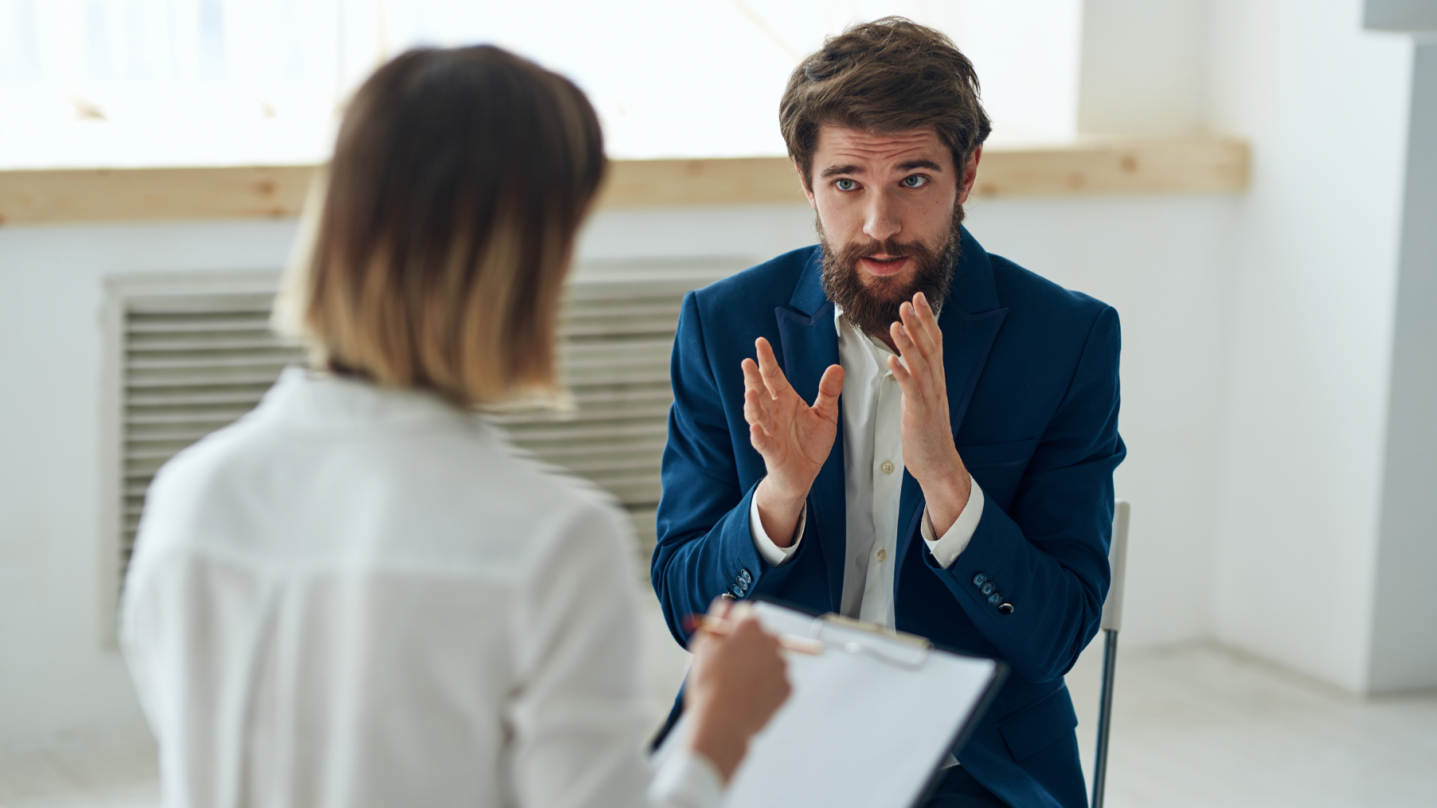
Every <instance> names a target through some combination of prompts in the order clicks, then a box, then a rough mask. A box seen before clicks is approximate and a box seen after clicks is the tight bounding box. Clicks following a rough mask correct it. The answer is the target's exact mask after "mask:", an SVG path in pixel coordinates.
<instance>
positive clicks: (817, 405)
mask: <svg viewBox="0 0 1437 808" xmlns="http://www.w3.org/2000/svg"><path fill="white" fill-rule="evenodd" d="M842 393H843V368H842V367H840V366H839V365H829V366H828V369H827V370H825V371H823V378H821V379H819V380H818V397H817V398H815V399H814V401H813V411H814V412H816V413H818V415H819V417H821V418H824V419H836V418H837V416H838V397H839V396H840V395H842Z"/></svg>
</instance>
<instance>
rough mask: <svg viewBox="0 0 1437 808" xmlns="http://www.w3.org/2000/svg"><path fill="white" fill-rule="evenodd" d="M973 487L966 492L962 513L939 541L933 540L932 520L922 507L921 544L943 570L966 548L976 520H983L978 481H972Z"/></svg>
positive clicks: (925, 506) (925, 508) (981, 495)
mask: <svg viewBox="0 0 1437 808" xmlns="http://www.w3.org/2000/svg"><path fill="white" fill-rule="evenodd" d="M972 482H973V487H972V488H971V489H970V490H969V491H968V502H967V503H965V504H964V505H963V511H962V512H961V513H959V514H958V518H957V519H955V520H954V521H953V527H950V528H948V532H947V533H944V534H943V537H942V538H940V539H935V538H933V533H934V531H933V520H932V519H930V518H929V517H928V506H927V505H924V506H923V527H922V531H923V543H924V544H927V545H928V552H930V553H932V554H933V560H935V561H937V562H938V565H939V566H940V567H942V568H943V569H948V567H950V566H952V564H953V562H954V561H957V560H958V556H959V555H960V554H962V552H963V551H964V550H966V549H967V548H968V542H969V541H971V540H972V539H973V532H974V531H976V530H977V529H978V520H979V519H982V518H983V489H982V488H980V487H979V486H978V481H977V480H973V481H972Z"/></svg>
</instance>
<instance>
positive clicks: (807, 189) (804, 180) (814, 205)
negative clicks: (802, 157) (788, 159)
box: [793, 160, 818, 210]
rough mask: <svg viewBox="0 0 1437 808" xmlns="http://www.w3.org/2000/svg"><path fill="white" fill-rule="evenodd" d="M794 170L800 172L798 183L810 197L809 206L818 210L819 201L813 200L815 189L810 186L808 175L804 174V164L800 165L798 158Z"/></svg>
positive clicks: (794, 162) (805, 194)
mask: <svg viewBox="0 0 1437 808" xmlns="http://www.w3.org/2000/svg"><path fill="white" fill-rule="evenodd" d="M793 171H794V173H796V174H798V185H799V187H800V188H802V189H803V195H804V196H806V197H808V206H809V207H810V208H813V209H814V210H818V203H817V202H815V201H814V200H813V189H812V188H810V187H808V177H805V176H804V175H803V166H800V165H799V164H798V161H797V160H794V161H793Z"/></svg>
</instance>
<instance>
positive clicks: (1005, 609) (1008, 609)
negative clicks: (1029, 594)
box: [998, 603, 1013, 614]
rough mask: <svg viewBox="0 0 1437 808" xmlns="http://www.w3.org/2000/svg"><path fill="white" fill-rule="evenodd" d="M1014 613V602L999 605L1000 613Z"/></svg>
mask: <svg viewBox="0 0 1437 808" xmlns="http://www.w3.org/2000/svg"><path fill="white" fill-rule="evenodd" d="M1012 613H1013V604H1011V603H1004V604H1003V605H1002V606H999V607H998V614H1012Z"/></svg>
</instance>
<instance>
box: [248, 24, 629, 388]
mask: <svg viewBox="0 0 1437 808" xmlns="http://www.w3.org/2000/svg"><path fill="white" fill-rule="evenodd" d="M604 170H605V159H604V148H603V138H602V135H601V133H600V130H599V121H598V118H597V116H596V115H595V114H594V109H593V107H592V106H590V104H589V102H588V100H587V99H586V98H585V97H584V94H583V93H582V92H580V91H579V89H578V88H577V87H575V86H574V85H573V84H572V83H570V82H569V81H568V80H567V79H564V78H563V77H561V76H559V75H557V74H554V73H551V72H549V71H547V70H544V69H542V68H540V67H539V66H538V65H535V64H534V63H532V62H529V61H527V60H525V59H521V58H519V57H518V56H515V55H513V54H511V53H508V52H507V51H504V50H501V49H499V48H495V47H489V46H482V47H467V48H457V49H444V50H441V49H417V50H411V51H408V52H406V53H404V54H401V55H400V56H398V57H396V58H395V59H393V60H392V61H390V62H389V63H388V64H386V65H384V66H383V67H381V68H379V70H377V71H376V72H375V73H374V75H373V76H371V77H370V78H369V80H368V81H366V82H365V83H364V85H363V86H362V87H360V88H359V90H358V92H357V93H356V94H355V96H354V99H353V100H352V101H351V103H350V106H349V109H348V111H347V112H346V113H345V116H344V121H343V124H342V125H341V127H340V131H339V138H338V141H337V143H336V145H335V150H334V158H333V160H332V162H331V164H330V167H329V169H328V173H327V178H322V179H319V180H317V181H316V184H315V186H314V187H313V188H311V195H310V200H309V203H308V204H307V206H306V213H305V219H306V221H305V222H304V223H302V225H301V234H300V238H299V241H298V243H297V248H296V252H295V256H294V258H293V260H292V261H291V263H290V267H289V271H288V273H287V276H286V279H285V284H284V290H283V291H282V292H281V294H280V298H279V300H278V301H277V305H276V314H275V320H276V325H277V327H278V329H279V330H280V331H281V332H283V333H286V334H288V335H291V336H297V337H299V338H301V339H302V340H303V341H305V342H306V343H308V345H309V347H310V349H311V352H312V359H313V361H314V363H315V364H316V366H318V367H324V368H328V369H330V370H332V371H335V372H337V373H342V374H350V375H354V376H358V377H361V378H364V379H367V380H369V381H371V382H373V383H375V384H378V385H380V386H384V387H395V388H418V389H424V390H429V391H432V392H434V393H437V394H438V395H440V396H442V397H443V398H445V399H447V400H449V401H450V402H452V403H454V404H456V405H458V406H461V407H480V406H494V405H503V404H506V403H510V402H513V401H514V400H516V399H520V398H524V397H541V398H542V397H550V398H558V395H557V394H558V391H559V381H558V379H557V370H556V360H555V341H556V338H557V337H556V330H557V318H558V309H559V301H560V294H561V290H562V288H563V283H564V277H565V275H566V274H567V270H568V264H569V258H570V254H571V252H572V249H573V243H574V236H575V232H576V231H577V230H578V227H579V225H580V223H581V222H582V221H583V218H584V216H585V214H586V213H587V211H588V208H589V205H590V203H591V202H592V200H593V198H594V195H595V194H596V192H597V190H598V187H599V183H600V182H601V180H602V179H603V174H604Z"/></svg>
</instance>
